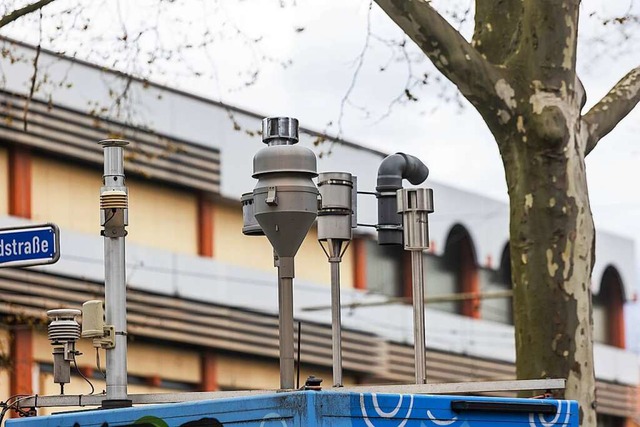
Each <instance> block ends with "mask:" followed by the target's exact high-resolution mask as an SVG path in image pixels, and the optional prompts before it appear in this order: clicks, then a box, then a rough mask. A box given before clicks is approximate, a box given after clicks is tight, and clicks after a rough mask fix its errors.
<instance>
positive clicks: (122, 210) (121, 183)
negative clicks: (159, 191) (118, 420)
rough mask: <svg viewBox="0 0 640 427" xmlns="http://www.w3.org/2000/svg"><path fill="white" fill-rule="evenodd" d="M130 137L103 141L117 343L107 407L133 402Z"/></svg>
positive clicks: (103, 205)
mask: <svg viewBox="0 0 640 427" xmlns="http://www.w3.org/2000/svg"><path fill="white" fill-rule="evenodd" d="M128 143H129V142H128V141H123V140H118V139H107V140H103V141H100V144H101V145H102V147H103V148H104V175H103V187H102V188H101V189H100V222H101V225H102V227H103V230H102V235H103V236H104V276H105V281H104V286H105V321H106V324H107V325H113V327H114V331H115V332H114V333H115V347H114V348H111V349H107V400H106V401H105V402H104V407H105V408H114V407H125V406H131V400H128V399H127V295H126V271H125V241H124V239H125V236H126V235H127V231H126V226H127V224H128V206H127V205H128V195H127V187H126V186H125V179H124V146H125V145H127V144H128Z"/></svg>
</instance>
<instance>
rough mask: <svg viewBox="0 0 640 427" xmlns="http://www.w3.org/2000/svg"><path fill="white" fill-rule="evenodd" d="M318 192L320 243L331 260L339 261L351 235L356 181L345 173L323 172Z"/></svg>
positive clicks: (319, 176)
mask: <svg viewBox="0 0 640 427" xmlns="http://www.w3.org/2000/svg"><path fill="white" fill-rule="evenodd" d="M318 190H319V191H320V205H319V209H318V240H319V241H320V245H321V246H322V249H323V250H324V252H325V254H326V255H327V257H328V258H329V259H330V260H332V259H333V260H335V259H337V260H339V259H340V258H342V254H343V250H344V249H346V247H347V245H348V242H349V241H350V240H351V236H352V231H351V228H352V221H351V215H352V197H353V178H352V176H351V174H350V173H346V172H325V173H321V174H319V175H318ZM345 242H347V245H344V247H343V244H344V243H345ZM325 244H326V247H325Z"/></svg>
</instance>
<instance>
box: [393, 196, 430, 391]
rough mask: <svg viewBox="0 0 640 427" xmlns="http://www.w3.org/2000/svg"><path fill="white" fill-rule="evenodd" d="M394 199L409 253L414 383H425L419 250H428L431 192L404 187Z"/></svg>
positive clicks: (425, 369)
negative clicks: (400, 215) (428, 216)
mask: <svg viewBox="0 0 640 427" xmlns="http://www.w3.org/2000/svg"><path fill="white" fill-rule="evenodd" d="M396 196H397V212H398V213H401V214H402V225H403V226H402V232H403V236H402V237H403V240H404V249H405V250H406V251H410V252H411V285H412V291H413V344H414V351H415V376H416V384H426V383H427V364H426V357H427V354H426V353H427V352H426V349H427V345H426V338H425V322H424V260H423V258H422V251H423V250H425V249H428V248H429V223H428V219H427V215H428V214H429V213H431V212H433V191H432V190H431V189H430V188H405V189H400V190H398V191H397V193H396Z"/></svg>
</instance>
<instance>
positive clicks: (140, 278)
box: [0, 40, 640, 425]
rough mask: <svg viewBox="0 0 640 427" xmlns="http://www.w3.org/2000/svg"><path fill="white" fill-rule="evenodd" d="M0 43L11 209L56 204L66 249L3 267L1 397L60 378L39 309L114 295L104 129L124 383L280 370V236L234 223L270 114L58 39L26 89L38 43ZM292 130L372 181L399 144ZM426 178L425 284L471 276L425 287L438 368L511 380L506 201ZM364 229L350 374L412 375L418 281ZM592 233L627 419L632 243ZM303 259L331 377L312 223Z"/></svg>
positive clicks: (447, 376) (337, 167)
mask: <svg viewBox="0 0 640 427" xmlns="http://www.w3.org/2000/svg"><path fill="white" fill-rule="evenodd" d="M2 43H3V48H4V49H11V51H12V52H14V54H13V55H12V57H13V58H21V60H15V61H14V60H9V59H7V58H5V59H3V60H1V61H2V63H1V65H2V73H3V76H4V86H3V88H2V89H1V90H0V226H12V225H17V224H29V223H45V222H53V223H55V224H57V225H58V226H59V227H60V229H61V251H62V255H61V259H60V261H59V262H58V263H56V264H53V265H49V266H40V267H33V268H28V269H12V268H8V269H0V325H1V327H0V400H5V399H6V397H7V396H11V395H15V394H34V393H38V394H55V393H57V392H58V389H57V387H56V386H55V384H54V383H53V381H52V356H51V346H50V345H49V343H48V341H47V338H46V315H45V311H46V310H48V309H52V308H61V307H70V308H78V307H79V306H81V304H82V303H83V302H84V301H87V300H90V299H101V298H102V296H103V293H104V286H103V280H104V273H103V255H102V238H101V237H100V223H99V207H98V194H99V188H100V186H101V181H102V151H101V148H100V146H99V145H98V144H97V141H98V140H100V139H103V138H107V137H122V138H126V139H129V140H131V141H132V144H131V145H130V146H129V147H128V148H127V152H126V153H127V154H126V159H125V160H126V163H125V168H126V173H127V186H128V187H129V193H130V198H129V224H130V225H129V227H128V231H129V235H128V237H127V242H128V243H127V286H128V295H127V298H128V322H129V328H128V333H129V335H130V345H129V354H128V363H129V375H130V380H129V382H130V387H129V390H130V392H131V393H139V392H154V391H198V390H234V389H257V388H267V389H272V388H276V387H277V386H278V377H279V371H278V361H277V357H278V339H277V335H278V331H277V323H278V322H277V295H276V275H275V271H274V267H273V255H272V249H271V246H270V245H269V243H268V242H267V240H266V238H264V237H247V236H244V235H242V232H241V229H242V212H241V206H240V195H241V194H242V193H244V192H247V191H250V190H251V189H253V187H254V186H255V180H254V179H253V178H251V173H252V157H253V155H254V154H255V152H257V151H258V150H259V149H260V148H261V143H260V136H259V134H258V131H259V128H260V119H261V117H262V116H260V115H257V114H254V113H251V112H247V111H243V110H240V109H236V108H233V107H231V106H227V105H223V104H220V103H216V102H213V101H210V100H207V99H203V98H200V97H197V96H193V95H190V94H186V93H181V92H179V91H176V90H173V89H171V88H167V87H162V86H159V85H155V84H152V83H150V82H147V81H139V80H136V79H133V78H131V77H128V76H123V75H120V74H117V73H114V72H110V71H106V70H103V69H101V68H99V67H95V66H93V65H91V64H86V63H82V62H79V61H74V60H70V59H67V58H63V57H59V56H56V55H54V54H51V53H48V52H42V53H41V57H40V67H41V69H43V70H46V73H48V74H47V79H46V82H49V83H47V84H43V85H42V86H40V87H39V89H38V91H36V93H35V95H34V96H33V97H32V98H29V97H28V93H29V90H28V85H27V78H25V76H28V75H31V74H30V69H31V67H32V65H31V63H32V60H33V56H34V54H35V52H34V49H33V48H31V47H29V46H25V45H22V44H19V43H16V42H11V41H8V40H5V41H2ZM67 82H73V84H72V85H69V84H66V83H67ZM267 113H268V112H267ZM301 144H304V145H306V146H308V147H311V148H312V149H314V150H315V151H316V152H317V153H320V152H326V151H327V150H328V147H329V145H331V154H330V155H323V156H322V157H321V158H319V162H318V170H319V171H347V172H350V173H352V174H354V175H356V176H358V186H359V190H362V191H365V192H371V191H373V190H374V187H375V178H376V172H377V168H378V165H379V164H380V162H381V161H382V159H383V158H384V157H385V156H386V155H387V154H388V153H383V152H379V151H376V150H372V149H369V148H366V147H364V146H360V145H357V144H354V143H350V142H346V141H334V140H332V139H331V138H330V137H327V136H326V135H322V134H319V133H316V132H313V131H310V130H304V131H303V132H302V137H301ZM325 154H326V153H325ZM426 185H427V186H429V187H431V188H433V190H434V199H435V200H434V201H435V209H436V211H435V213H434V214H432V215H431V216H430V231H431V240H432V241H431V247H430V249H429V250H428V251H427V252H425V253H424V260H425V265H426V269H427V273H426V295H427V298H429V297H438V296H443V295H459V294H467V295H470V297H467V298H465V299H461V300H455V299H453V298H444V299H438V300H437V302H433V303H429V304H428V308H427V313H426V321H427V348H428V351H427V365H428V366H427V369H428V371H427V375H428V378H429V381H430V382H450V381H473V380H497V379H512V378H514V377H515V368H514V361H515V351H514V342H513V327H512V326H511V324H512V315H511V300H510V298H508V297H507V296H505V295H508V291H509V290H510V287H511V285H510V275H511V273H510V267H509V265H510V261H509V247H508V206H507V205H505V204H504V203H501V202H497V201H494V200H491V199H488V198H485V197H482V196H479V195H477V194H472V193H469V192H465V191H462V190H458V189H455V188H452V187H449V186H445V185H441V184H438V183H435V182H430V181H429V180H428V181H427V184H426ZM358 222H360V223H363V224H373V223H375V222H376V203H375V198H374V197H372V196H369V195H366V194H363V195H361V196H360V197H359V198H358ZM355 233H356V234H355V236H354V239H353V241H352V242H351V244H350V246H349V248H348V249H347V252H346V254H345V256H344V258H343V263H342V266H341V270H342V280H341V281H342V286H343V296H342V299H343V303H345V304H350V307H349V308H346V309H345V310H344V312H343V322H344V326H343V327H344V330H343V351H344V356H343V359H344V368H345V382H346V383H350V384H356V383H358V384H363V383H374V382H375V383H402V382H412V381H413V349H412V340H413V338H412V323H411V322H412V314H411V306H410V305H407V304H405V303H402V302H401V301H399V300H397V299H395V300H393V301H391V302H390V301H389V297H408V296H410V289H411V286H410V283H411V277H410V271H411V268H410V263H409V256H408V255H407V253H406V252H404V251H403V250H402V248H399V247H383V246H378V245H377V243H376V241H375V233H374V230H373V229H371V228H368V227H359V228H358V229H357V230H356V232H355ZM597 242H598V245H597V249H596V252H597V253H596V265H595V268H594V272H593V284H592V289H593V293H594V331H595V338H596V340H597V341H598V344H597V345H596V354H595V356H596V374H597V377H598V411H599V414H600V417H601V423H602V425H634V424H632V423H633V422H634V421H633V420H634V419H635V420H637V419H638V417H639V416H640V415H639V414H640V411H639V409H638V404H639V403H638V384H639V380H640V371H639V363H638V357H637V355H635V354H633V353H632V352H629V351H626V350H625V348H624V347H625V325H624V316H623V307H624V304H625V302H627V301H630V300H632V299H633V298H634V295H635V291H634V288H635V284H636V277H635V274H634V248H633V242H632V241H631V240H629V239H627V238H624V237H621V236H616V235H612V234H608V233H603V232H598V234H597ZM296 275H297V280H296V285H295V315H296V320H297V327H296V330H297V333H299V334H300V342H301V346H300V365H301V374H300V375H301V377H302V378H306V376H307V375H308V374H312V373H313V374H314V375H316V376H320V377H323V378H325V380H326V381H327V382H329V378H330V377H331V371H330V369H331V317H330V311H329V309H328V306H329V301H330V299H329V286H328V285H329V282H330V269H329V264H328V263H327V262H326V256H325V254H324V253H323V251H322V249H321V247H320V245H319V243H318V241H317V232H316V230H315V229H314V228H312V229H311V231H310V232H309V234H308V236H307V238H306V240H305V241H304V243H303V245H302V247H301V249H300V251H299V253H298V255H297V257H296ZM500 293H502V294H501V295H503V296H502V297H501V298H484V297H485V296H489V295H500ZM374 303H376V304H374ZM378 303H379V304H378ZM323 307H324V308H323ZM318 308H320V309H318ZM311 309H313V310H311ZM80 351H82V353H83V356H81V357H79V359H78V363H79V369H80V371H81V372H82V373H83V374H84V375H85V376H87V377H88V378H89V379H90V381H91V382H92V383H93V384H94V386H95V387H96V389H98V390H102V389H103V388H104V380H103V377H102V373H101V367H100V366H99V363H98V359H99V358H101V359H102V360H104V354H100V353H98V355H96V354H95V350H94V349H93V348H92V347H91V345H90V343H88V342H81V344H80ZM97 356H99V357H97ZM67 392H68V393H82V392H88V385H87V384H86V383H84V382H83V381H82V380H81V379H80V376H79V375H76V376H74V378H73V381H72V383H71V385H70V386H69V388H68V390H67ZM44 412H46V411H43V413H44Z"/></svg>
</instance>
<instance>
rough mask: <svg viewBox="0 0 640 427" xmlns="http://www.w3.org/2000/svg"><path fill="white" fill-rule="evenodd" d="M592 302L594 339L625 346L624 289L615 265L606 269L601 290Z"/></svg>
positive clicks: (620, 346) (621, 346)
mask: <svg viewBox="0 0 640 427" xmlns="http://www.w3.org/2000/svg"><path fill="white" fill-rule="evenodd" d="M592 302H593V338H594V340H595V341H597V342H601V343H604V344H608V345H612V346H615V347H619V348H624V347H625V336H624V335H625V334H624V309H623V306H624V291H623V285H622V279H621V278H620V274H619V273H618V271H617V270H616V269H615V268H614V267H612V266H609V267H607V268H606V269H605V271H604V274H603V275H602V281H601V282H600V291H599V292H598V294H597V295H593V298H592Z"/></svg>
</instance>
